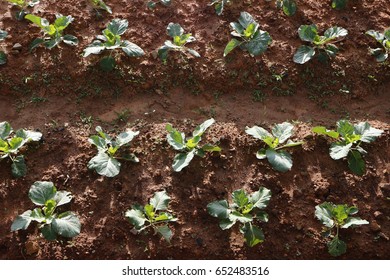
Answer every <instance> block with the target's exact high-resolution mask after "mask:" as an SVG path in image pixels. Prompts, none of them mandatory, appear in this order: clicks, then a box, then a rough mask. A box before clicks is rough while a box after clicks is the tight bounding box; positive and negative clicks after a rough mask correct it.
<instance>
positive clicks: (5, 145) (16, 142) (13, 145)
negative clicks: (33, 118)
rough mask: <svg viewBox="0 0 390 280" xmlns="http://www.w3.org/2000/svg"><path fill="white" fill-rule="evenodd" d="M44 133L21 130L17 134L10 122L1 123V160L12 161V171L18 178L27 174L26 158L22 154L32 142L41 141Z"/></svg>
mask: <svg viewBox="0 0 390 280" xmlns="http://www.w3.org/2000/svg"><path fill="white" fill-rule="evenodd" d="M41 137H42V133H40V132H35V131H31V130H24V129H19V130H17V131H16V132H15V133H14V131H13V129H12V127H11V125H10V124H9V123H8V122H1V123H0V160H2V159H6V158H9V159H10V160H11V161H12V164H11V171H12V175H13V176H14V177H16V178H20V177H23V176H25V175H26V174H27V166H26V163H25V160H24V156H23V155H21V154H20V153H21V152H23V150H24V149H25V145H26V144H27V143H29V142H31V141H39V140H41Z"/></svg>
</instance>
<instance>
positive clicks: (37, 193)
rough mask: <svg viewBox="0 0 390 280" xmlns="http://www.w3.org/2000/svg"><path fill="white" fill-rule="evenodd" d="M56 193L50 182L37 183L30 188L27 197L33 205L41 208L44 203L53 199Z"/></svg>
mask: <svg viewBox="0 0 390 280" xmlns="http://www.w3.org/2000/svg"><path fill="white" fill-rule="evenodd" d="M56 192H57V189H56V187H55V186H54V184H53V183H52V182H47V181H37V182H34V184H33V185H32V186H31V188H30V190H29V192H28V197H29V198H30V199H31V201H32V202H33V203H34V204H35V205H40V206H43V205H45V203H46V201H48V200H51V199H53V198H54V196H55V194H56Z"/></svg>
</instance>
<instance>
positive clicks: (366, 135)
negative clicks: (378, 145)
mask: <svg viewBox="0 0 390 280" xmlns="http://www.w3.org/2000/svg"><path fill="white" fill-rule="evenodd" d="M354 128H355V133H356V134H358V135H361V136H362V137H361V139H360V140H361V141H362V142H366V143H371V142H373V141H375V139H376V138H377V137H379V136H381V134H382V133H383V130H381V129H376V128H373V127H371V125H370V124H369V123H368V122H360V123H359V124H357V125H355V126H354Z"/></svg>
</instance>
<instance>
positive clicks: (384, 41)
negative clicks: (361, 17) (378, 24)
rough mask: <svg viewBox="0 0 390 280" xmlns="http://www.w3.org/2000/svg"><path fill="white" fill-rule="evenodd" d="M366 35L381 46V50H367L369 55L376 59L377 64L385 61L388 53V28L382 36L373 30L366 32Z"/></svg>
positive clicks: (389, 49) (389, 51) (389, 40)
mask: <svg viewBox="0 0 390 280" xmlns="http://www.w3.org/2000/svg"><path fill="white" fill-rule="evenodd" d="M366 35H369V36H371V37H372V38H374V39H375V40H376V41H377V43H378V44H380V45H381V48H376V49H372V48H369V51H370V54H371V55H372V56H374V57H375V58H376V61H377V62H384V61H386V59H387V58H388V57H389V53H390V28H388V29H386V30H385V31H384V32H383V34H382V33H380V32H378V31H375V30H368V31H367V32H366Z"/></svg>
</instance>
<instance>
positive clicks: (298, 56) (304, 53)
mask: <svg viewBox="0 0 390 280" xmlns="http://www.w3.org/2000/svg"><path fill="white" fill-rule="evenodd" d="M315 54H316V51H315V50H314V48H312V47H310V46H306V45H302V46H300V47H299V48H298V50H297V52H296V53H295V54H294V57H293V60H294V62H295V63H298V64H305V63H306V62H308V61H309V60H310V59H312V58H313V57H314V55H315Z"/></svg>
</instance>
